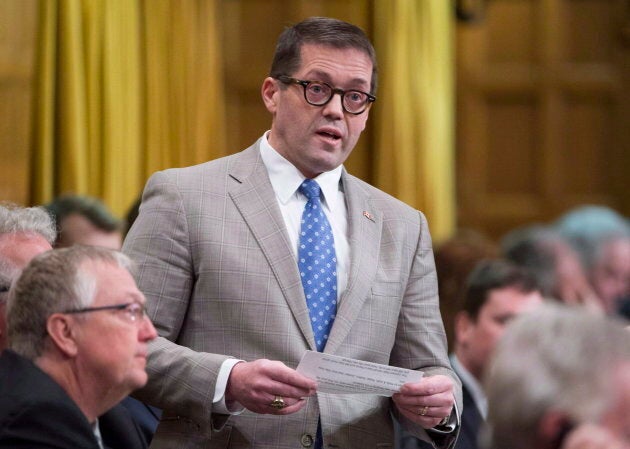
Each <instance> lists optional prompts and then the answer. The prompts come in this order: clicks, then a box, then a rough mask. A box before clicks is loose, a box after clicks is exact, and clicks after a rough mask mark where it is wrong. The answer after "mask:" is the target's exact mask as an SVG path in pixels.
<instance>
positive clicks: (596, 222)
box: [555, 206, 630, 271]
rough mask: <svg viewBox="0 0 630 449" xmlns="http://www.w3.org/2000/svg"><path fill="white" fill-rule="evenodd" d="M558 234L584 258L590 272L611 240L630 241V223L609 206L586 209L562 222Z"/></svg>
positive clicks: (586, 267)
mask: <svg viewBox="0 0 630 449" xmlns="http://www.w3.org/2000/svg"><path fill="white" fill-rule="evenodd" d="M555 226H556V228H557V229H558V231H559V232H560V233H561V234H562V235H563V236H565V237H566V239H567V240H568V241H569V243H571V245H572V246H573V247H574V248H575V250H576V251H577V252H578V254H579V255H580V258H581V260H582V264H583V266H584V268H585V269H586V270H588V271H590V270H591V269H592V268H593V266H594V265H595V264H596V262H597V261H598V259H599V258H600V256H601V253H600V252H601V249H602V247H603V246H604V244H605V243H607V242H609V241H611V240H618V239H630V223H629V222H628V220H627V219H626V218H624V217H623V216H621V215H619V214H618V213H617V212H615V211H614V210H612V209H610V208H608V207H605V206H582V207H579V208H577V209H574V210H571V211H569V212H567V213H566V214H564V215H563V216H562V217H560V218H559V219H558V221H557V222H556V224H555Z"/></svg>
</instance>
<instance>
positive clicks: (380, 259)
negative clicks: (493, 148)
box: [124, 18, 461, 449]
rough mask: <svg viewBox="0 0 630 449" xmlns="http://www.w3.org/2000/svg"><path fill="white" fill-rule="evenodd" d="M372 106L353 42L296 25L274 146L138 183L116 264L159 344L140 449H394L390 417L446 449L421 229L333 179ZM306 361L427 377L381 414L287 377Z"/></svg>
mask: <svg viewBox="0 0 630 449" xmlns="http://www.w3.org/2000/svg"><path fill="white" fill-rule="evenodd" d="M375 91H376V59H375V55H374V49H373V48H372V45H371V44H370V42H369V40H368V39H367V37H366V36H365V34H364V33H363V32H362V31H361V30H360V29H359V28H357V27H355V26H353V25H350V24H348V23H345V22H341V21H338V20H334V19H327V18H311V19H307V20H305V21H303V22H301V23H299V24H297V25H295V26H293V27H291V28H288V29H287V30H285V31H284V32H283V33H282V35H281V36H280V39H279V41H278V45H277V47H276V53H275V56H274V61H273V63H272V66H271V71H270V76H269V77H268V78H266V79H265V80H264V82H263V85H262V98H263V101H264V103H265V106H266V107H267V109H268V110H269V112H270V113H271V115H272V117H273V121H272V125H271V130H270V131H269V132H266V133H265V134H264V135H263V136H262V137H261V138H260V139H259V140H258V141H257V142H256V143H255V144H254V145H252V146H251V147H250V148H248V149H246V150H245V151H242V152H240V153H237V154H235V155H232V156H229V157H226V158H222V159H219V160H216V161H212V162H208V163H205V164H202V165H198V166H195V167H189V168H184V169H173V170H166V171H164V172H159V173H156V174H154V175H153V177H152V178H151V179H150V180H149V182H148V184H147V186H146V189H145V191H144V195H143V201H142V205H141V207H140V214H139V217H138V219H137V221H136V223H135V224H134V226H133V227H132V229H131V231H130V233H129V235H128V237H127V240H126V241H125V245H124V251H126V252H127V253H128V254H129V255H130V256H131V257H132V258H134V259H135V260H136V261H137V262H138V264H139V267H140V269H139V273H138V283H139V286H140V288H141V289H142V290H143V292H144V293H145V295H146V297H147V301H148V309H149V314H150V316H151V318H152V319H153V320H154V322H155V325H156V328H157V329H158V332H159V334H160V338H158V339H157V340H156V342H155V343H153V344H152V345H151V348H150V357H149V362H148V372H149V376H150V380H149V383H148V386H147V387H146V388H145V389H143V390H142V391H141V392H140V394H139V396H140V397H141V398H142V399H144V400H145V401H147V402H149V403H152V404H153V405H156V406H158V407H160V408H162V409H163V410H164V415H163V417H162V421H161V423H160V425H159V426H158V430H157V433H156V435H155V437H154V440H153V444H152V447H157V448H202V447H203V448H228V447H229V448H269V449H271V448H278V449H285V448H286V449H289V448H290V449H294V448H299V447H305V448H310V447H313V448H316V449H317V448H322V447H323V448H344V449H352V448H356V449H366V448H381V449H382V448H393V447H394V436H393V426H392V422H391V416H390V412H392V413H393V414H394V415H395V416H396V417H397V418H398V419H399V420H400V421H401V423H402V425H403V427H405V428H406V429H408V430H410V431H411V432H413V433H414V434H416V435H417V436H418V437H419V438H421V439H424V440H426V441H430V442H432V443H433V444H435V446H436V447H440V448H446V447H451V446H452V444H453V443H454V439H455V438H456V436H457V432H458V426H459V416H458V415H459V412H458V410H461V388H460V383H459V380H458V379H457V376H455V374H454V373H453V372H452V370H451V368H450V365H449V361H448V357H447V350H446V339H445V335H444V329H443V325H442V320H441V317H440V313H439V304H438V296H437V287H436V285H437V283H436V274H435V266H434V261H433V252H432V248H431V237H430V235H429V231H428V227H427V223H426V220H425V218H424V216H423V215H422V213H420V212H418V211H416V210H414V209H412V208H410V207H409V206H407V205H405V204H403V203H402V202H400V201H398V200H396V199H395V198H392V197H391V196H389V195H387V194H385V193H383V192H381V191H379V190H377V189H375V188H374V187H372V186H370V185H368V184H366V183H364V182H362V181H361V180H359V179H357V178H355V177H353V176H351V175H349V174H348V173H347V172H346V171H345V169H344V167H343V165H342V164H343V162H344V161H345V160H346V158H347V157H348V156H349V155H350V153H351V151H352V149H353V148H354V146H355V144H356V142H357V140H358V138H359V136H360V134H361V132H362V131H363V129H364V127H365V123H366V121H367V117H368V113H369V109H370V106H371V104H372V102H374V101H375V99H376V98H375V96H374V94H375ZM313 180H314V181H315V182H316V184H315V183H314V182H313ZM306 184H309V185H310V186H312V185H313V184H315V185H316V186H317V189H318V191H317V195H314V196H309V195H310V194H309V195H307V194H306V193H303V192H304V190H302V189H303V188H304V186H305V185H306ZM320 187H321V193H319V188H320ZM307 196H308V199H307ZM309 205H310V206H309ZM309 207H311V208H312V209H310V210H311V212H314V213H318V214H321V215H318V217H319V218H318V219H319V220H320V223H321V225H322V227H321V229H322V232H324V229H325V233H326V235H327V237H326V240H328V242H327V248H326V250H327V251H328V253H330V252H331V251H332V254H333V257H332V260H331V263H332V268H330V264H328V263H327V266H328V268H329V269H330V271H329V272H327V275H326V276H325V277H326V278H327V280H329V281H330V278H331V277H332V278H333V279H336V281H335V282H334V283H333V284H334V285H333V286H332V288H330V286H327V287H326V290H327V292H326V295H328V294H329V293H332V295H333V299H332V300H331V301H330V302H327V303H326V305H325V308H326V309H327V312H326V313H327V314H330V315H326V318H325V321H326V325H327V326H331V327H329V328H328V329H327V330H324V332H323V333H322V332H321V326H318V324H316V323H317V320H318V318H317V313H316V312H315V311H314V310H313V307H315V306H317V304H313V301H311V299H310V297H311V293H312V292H308V291H307V290H308V288H309V287H303V285H302V283H303V280H304V281H305V280H306V277H307V276H306V275H305V271H306V270H305V269H303V268H302V265H301V264H302V263H304V259H305V258H306V257H308V256H305V255H303V253H302V250H303V248H304V246H305V243H304V241H303V240H302V239H303V238H304V236H305V232H306V231H305V226H306V222H307V221H308V222H309V223H310V220H311V219H312V217H311V216H310V215H309V217H308V219H307V218H305V217H306V214H307V209H308V208H309ZM309 232H310V231H309ZM333 240H334V243H333V244H332V245H330V242H331V241H333ZM330 246H332V248H331V247H330ZM316 248H317V246H316ZM322 257H324V256H322ZM314 263H317V262H314ZM309 276H310V275H309ZM306 284H307V282H306V281H305V285H306ZM305 292H306V294H305ZM320 293H321V292H320ZM307 298H308V300H307ZM327 301H328V299H327ZM322 304H323V303H322ZM329 306H330V309H331V310H328V309H329ZM322 309H323V308H322ZM320 315H321V313H320ZM311 323H314V325H312V324H311ZM307 350H323V352H325V353H328V354H334V355H339V356H344V357H351V358H354V359H360V360H365V361H369V362H376V363H381V364H388V365H393V366H399V367H404V368H408V369H413V370H420V371H423V372H424V377H423V379H422V380H421V381H419V382H417V383H408V384H405V385H404V386H403V387H402V388H401V390H400V392H399V393H397V394H394V396H393V397H392V398H388V397H383V396H377V395H368V394H364V395H350V394H346V395H343V394H328V393H323V392H318V391H317V385H316V383H315V382H314V381H313V380H311V379H309V378H307V377H304V376H302V375H301V374H299V373H298V372H296V371H295V368H296V366H297V365H298V363H299V361H300V359H301V358H302V356H303V355H304V353H305V352H306V351H307ZM456 403H457V404H459V405H458V406H456V405H455V404H456Z"/></svg>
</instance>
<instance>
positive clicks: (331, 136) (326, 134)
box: [317, 131, 341, 140]
mask: <svg viewBox="0 0 630 449" xmlns="http://www.w3.org/2000/svg"><path fill="white" fill-rule="evenodd" d="M317 134H319V135H320V136H323V137H326V138H328V139H332V140H339V139H341V134H340V133H338V132H335V131H318V132H317Z"/></svg>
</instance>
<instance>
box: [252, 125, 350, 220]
mask: <svg viewBox="0 0 630 449" xmlns="http://www.w3.org/2000/svg"><path fill="white" fill-rule="evenodd" d="M268 134H269V133H268V132H266V133H265V134H264V135H263V137H262V139H261V142H260V156H261V158H262V161H263V164H265V167H266V168H267V172H268V173H269V180H270V181H271V186H272V187H273V190H274V192H275V193H276V196H277V197H278V200H279V201H280V202H281V203H282V204H287V202H288V201H289V199H291V197H292V196H293V195H296V192H297V190H298V188H299V187H300V185H301V184H302V182H303V181H304V180H305V179H306V177H305V176H304V175H303V174H302V173H301V172H300V171H299V170H298V169H297V168H296V167H295V166H294V165H293V164H292V163H291V162H289V161H288V160H287V159H285V158H284V157H283V156H282V155H281V154H280V153H278V152H277V151H276V150H275V149H274V148H273V147H272V146H271V145H270V144H269V141H268V140H267V135H268ZM342 171H343V165H340V166H339V167H336V168H335V169H333V170H331V171H327V172H324V173H321V174H320V175H318V176H317V177H316V178H314V179H315V180H316V181H317V183H318V184H319V186H320V187H321V189H322V193H323V195H324V201H325V202H326V204H327V205H328V209H329V210H330V211H331V212H334V211H335V208H337V207H338V205H337V202H338V195H337V193H338V192H339V190H340V189H341V182H340V181H341V172H342Z"/></svg>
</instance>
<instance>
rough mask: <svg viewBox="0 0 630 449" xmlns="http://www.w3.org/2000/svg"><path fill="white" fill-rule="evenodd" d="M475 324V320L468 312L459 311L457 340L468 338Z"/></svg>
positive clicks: (456, 321) (456, 320) (456, 316)
mask: <svg viewBox="0 0 630 449" xmlns="http://www.w3.org/2000/svg"><path fill="white" fill-rule="evenodd" d="M473 324H474V323H473V320H472V318H471V317H470V315H468V312H464V311H460V312H457V313H456V314H455V340H456V341H458V342H463V341H464V340H466V338H467V335H468V334H469V332H470V329H471V328H472V326H473Z"/></svg>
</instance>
